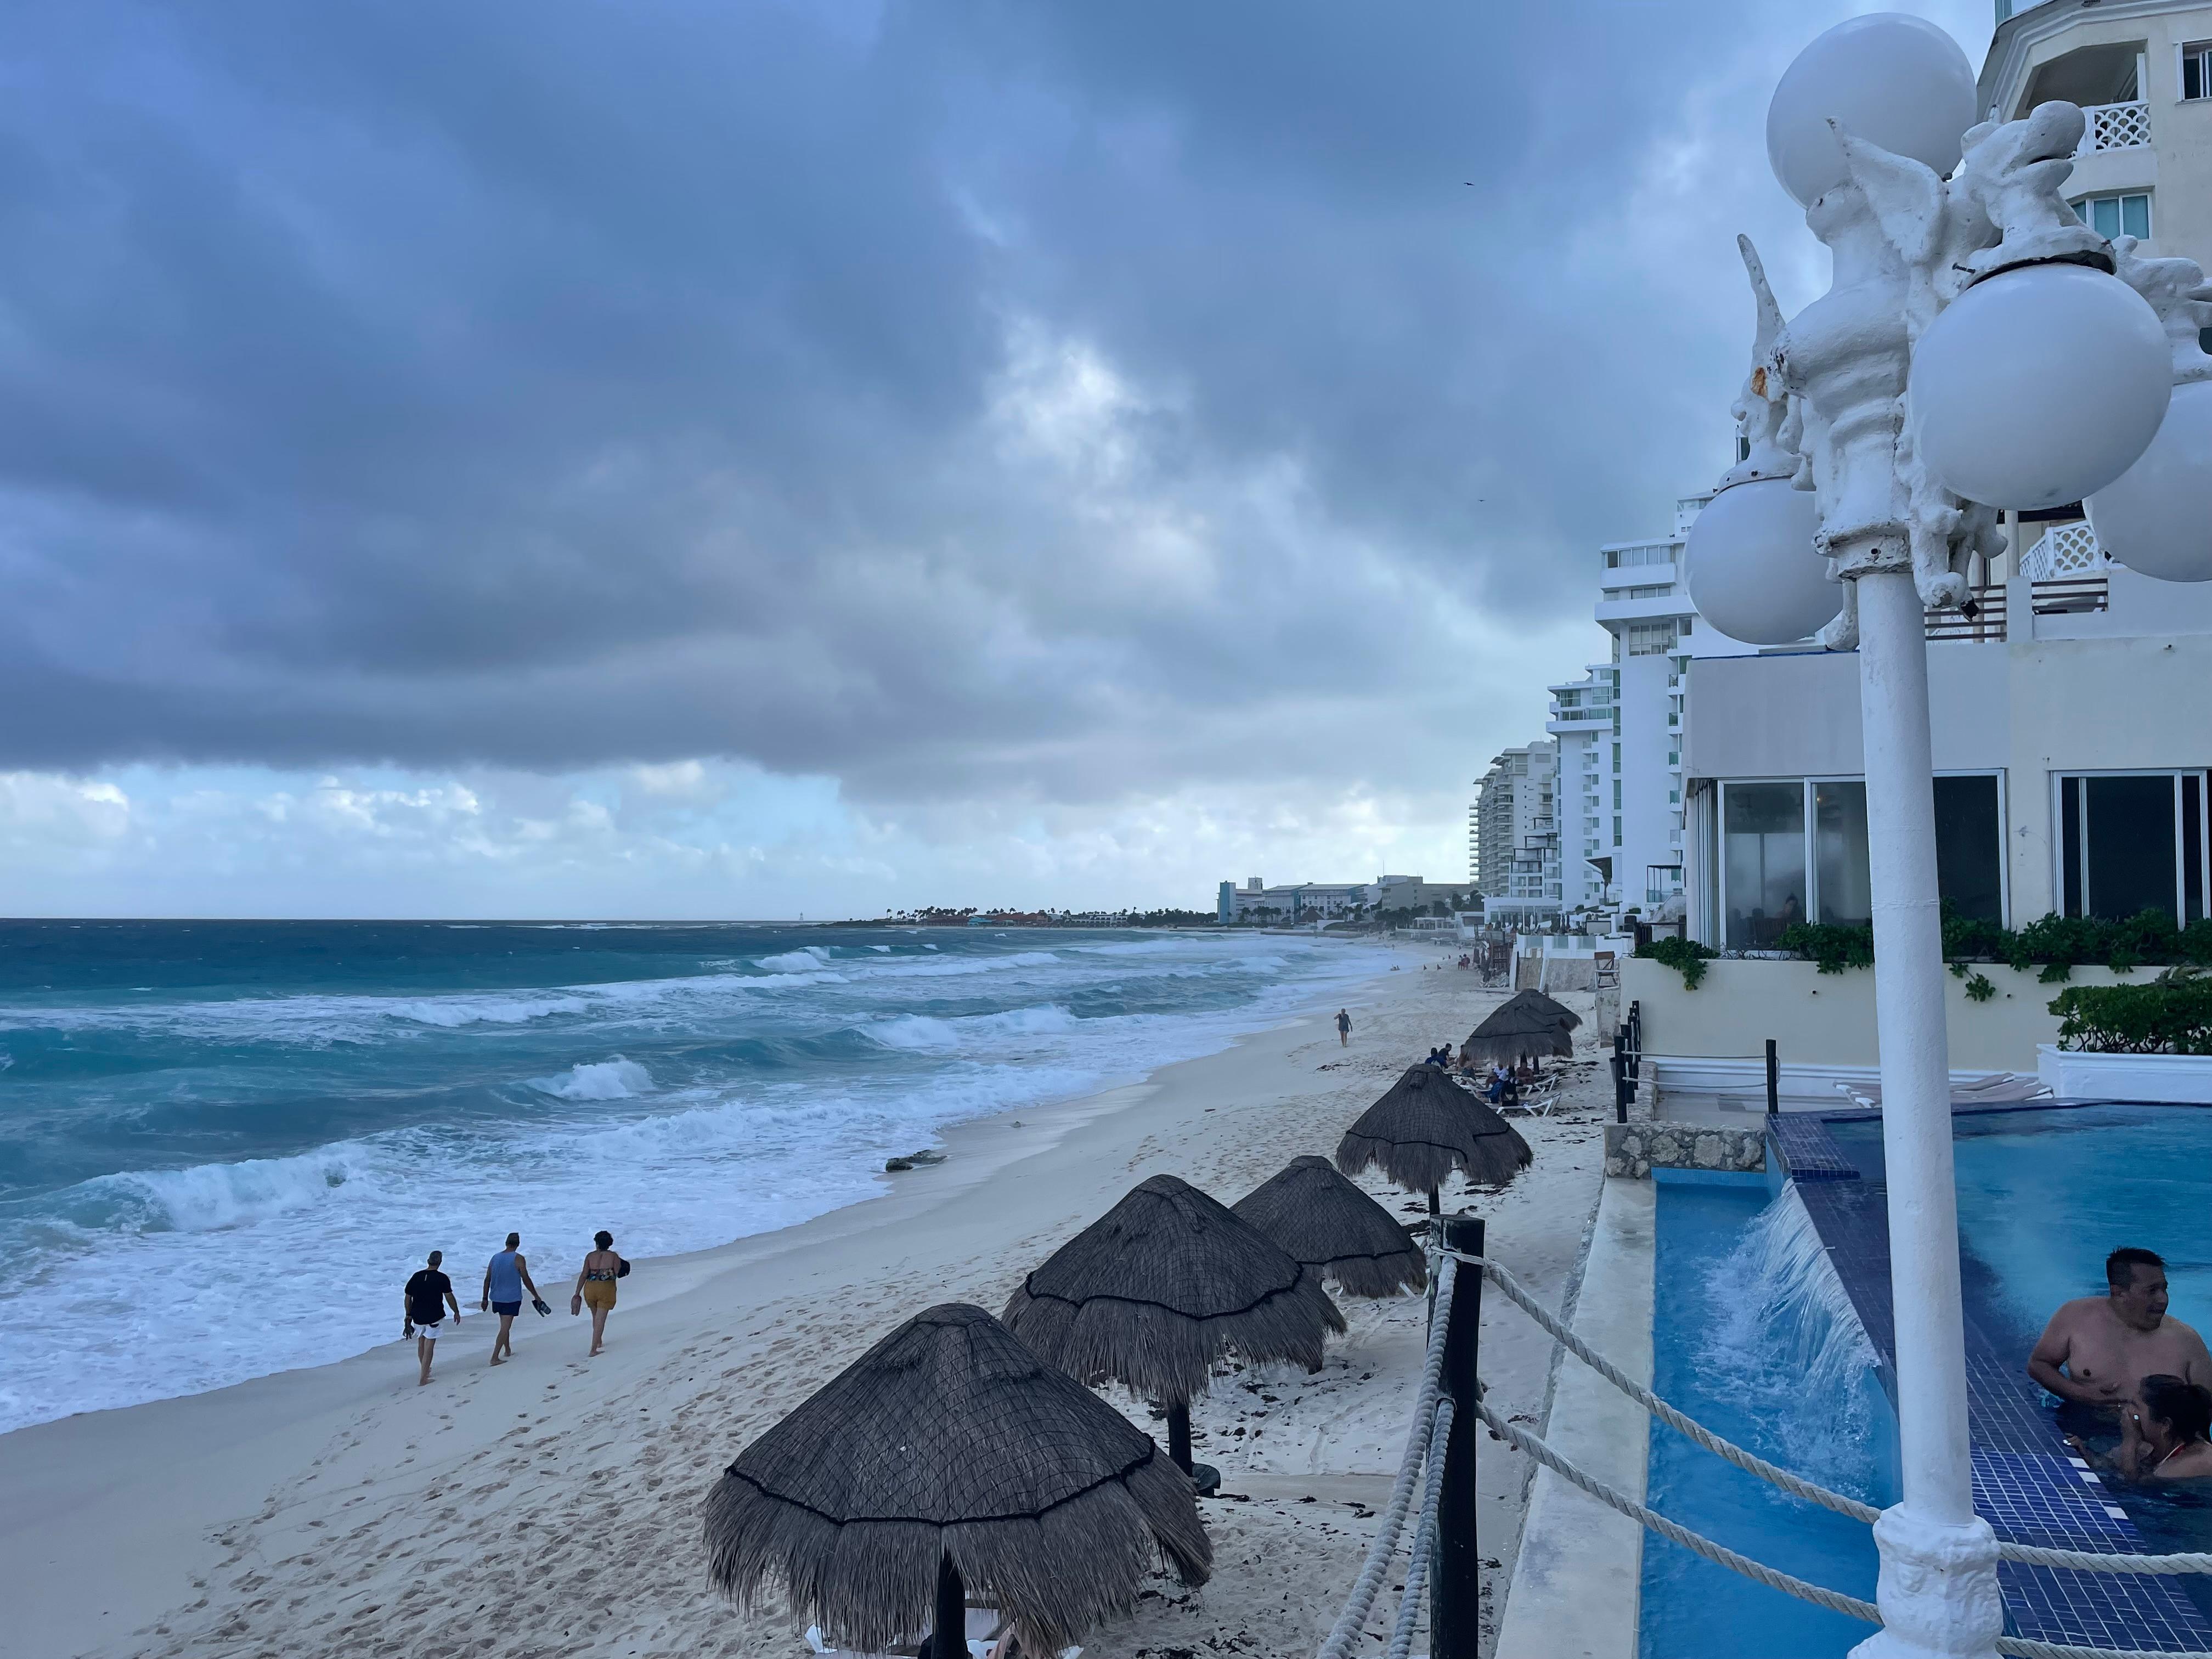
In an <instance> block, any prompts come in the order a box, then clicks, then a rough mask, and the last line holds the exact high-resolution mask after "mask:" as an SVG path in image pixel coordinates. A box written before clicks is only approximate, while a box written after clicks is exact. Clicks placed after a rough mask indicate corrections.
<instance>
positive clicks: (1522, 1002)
mask: <svg viewBox="0 0 2212 1659" xmlns="http://www.w3.org/2000/svg"><path fill="white" fill-rule="evenodd" d="M1498 1007H1500V1008H1534V1010H1535V1011H1536V1012H1538V1013H1541V1014H1548V1015H1550V1016H1551V1017H1552V1018H1553V1019H1555V1020H1557V1021H1559V1024H1562V1025H1564V1026H1565V1027H1566V1028H1567V1029H1568V1030H1570V1031H1571V1030H1574V1029H1575V1028H1576V1027H1577V1026H1578V1025H1580V1024H1582V1023H1583V1017H1582V1016H1581V1015H1580V1014H1578V1013H1577V1012H1575V1011H1574V1010H1573V1009H1571V1008H1570V1007H1568V1006H1567V1005H1566V1004H1565V1003H1564V1002H1562V1001H1560V1000H1559V999H1558V998H1557V997H1549V996H1546V995H1545V994H1543V993H1542V992H1541V991H1539V990H1536V989H1534V988H1533V987H1532V988H1530V989H1528V990H1526V991H1516V992H1515V993H1514V994H1512V995H1511V996H1510V997H1508V998H1506V999H1505V1000H1504V1001H1503V1002H1501V1003H1499V1004H1498Z"/></svg>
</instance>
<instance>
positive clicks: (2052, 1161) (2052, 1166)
mask: <svg viewBox="0 0 2212 1659" xmlns="http://www.w3.org/2000/svg"><path fill="white" fill-rule="evenodd" d="M1953 1122H1954V1130H1953V1137H1954V1139H1953V1144H1954V1149H1955V1158H1956V1164H1957V1180H1958V1190H1959V1242H1960V1251H1961V1255H1962V1262H1961V1266H1962V1268H1963V1279H1964V1284H1965V1290H1966V1311H1967V1314H1968V1316H1969V1317H1971V1318H1972V1320H1973V1321H1974V1322H1976V1323H1977V1324H1978V1325H1979V1326H1980V1327H1981V1328H1982V1329H1983V1330H1984V1332H1985V1333H1987V1334H1988V1336H1989V1338H1990V1340H1991V1342H1993V1343H1994V1344H1995V1345H1996V1346H1997V1347H1998V1349H1999V1350H2000V1352H2003V1353H2004V1354H2006V1355H2007V1356H2008V1357H2013V1356H2016V1357H2017V1360H2018V1363H2019V1364H2020V1365H2021V1367H2022V1368H2025V1367H2026V1365H2027V1355H2028V1351H2029V1350H2030V1349H2031V1348H2033V1346H2035V1341H2036V1339H2037V1338H2038V1337H2039V1336H2040V1335H2041V1334H2043V1328H2044V1325H2045V1322H2047V1321H2048V1320H2049V1319H2050V1317H2051V1314H2052V1313H2053V1311H2055V1310H2057V1306H2058V1304H2060V1303H2062V1302H2065V1301H2068V1300H2069V1299H2070V1298H2072V1297H2081V1296H2101V1295H2103V1294H2104V1291H2105V1256H2106V1253H2107V1252H2108V1251H2110V1250H2112V1249H2114V1248H2115V1247H2116V1246H2118V1245H2122V1244H2137V1245H2142V1246H2143V1247H2145V1248H2146V1249H2153V1250H2155V1251H2157V1252H2158V1253H2159V1254H2160V1255H2162V1256H2164V1257H2165V1258H2166V1281H2167V1283H2168V1284H2169V1285H2171V1286H2172V1301H2171V1303H2170V1304H2169V1307H2168V1313H2169V1316H2171V1317H2172V1318H2175V1319H2179V1320H2180V1321H2182V1322H2185V1323H2186V1324H2190V1325H2193V1326H2195V1327H2196V1328H2197V1329H2198V1330H2199V1331H2203V1330H2205V1329H2207V1328H2208V1327H2212V1227H2208V1225H2207V1215H2206V1203H2205V1200H2206V1191H2205V1177H2206V1176H2207V1174H2208V1172H2212V1111H2208V1110H2206V1109H2203V1108H2202V1107H2194V1106H2080V1107H2068V1108H2063V1109H2057V1110H2045V1111H2021V1112H2015V1111H2007V1112H1990V1113H1982V1114H1975V1115H1967V1116H1961V1117H1958V1118H1955V1119H1954V1120H1953ZM1829 1131H1830V1133H1832V1134H1833V1135H1834V1137H1835V1139H1836V1140H1837V1142H1838V1145H1839V1146H1842V1147H1843V1148H1844V1154H1845V1156H1847V1157H1849V1158H1850V1159H1851V1160H1852V1161H1853V1162H1854V1163H1856V1164H1857V1165H1858V1167H1859V1170H1860V1171H1861V1173H1862V1175H1863V1176H1866V1177H1869V1178H1879V1177H1880V1176H1881V1174H1882V1171H1883V1168H1884V1165H1883V1163H1882V1156H1881V1124H1880V1123H1878V1122H1875V1121H1864V1122H1833V1121H1832V1122H1831V1123H1830V1125H1829ZM2053 1403H2055V1402H2051V1401H2049V1399H2048V1396H2045V1404H2046V1406H2049V1405H2051V1404H2053ZM2116 1496H2117V1497H2118V1501H2119V1503H2120V1505H2121V1507H2122V1508H2124V1509H2125V1510H2127V1511H2128V1515H2129V1517H2130V1519H2131V1520H2133V1521H2134V1522H2135V1523H2136V1529H2137V1530H2138V1531H2139V1532H2141V1533H2142V1534H2143V1539H2144V1543H2145V1547H2147V1548H2149V1549H2153V1550H2203V1549H2208V1548H2212V1495H2207V1494H2201V1493H2197V1492H2191V1491H2189V1490H2185V1489H2179V1490H2177V1489H2172V1488H2160V1487H2122V1488H2119V1489H2118V1492H2116ZM2181 1582H2182V1584H2183V1588H2184V1589H2186V1590H2187V1591H2188V1592H2189V1594H2190V1595H2191V1599H2192V1600H2193V1601H2196V1602H2197V1604H2198V1606H2199V1607H2203V1608H2204V1609H2205V1610H2206V1611H2207V1612H2208V1613H2212V1583H2207V1582H2206V1581H2204V1580H2203V1579H2199V1578H2193V1577H2192V1578H2186V1579H2184V1580H2183V1581H2181Z"/></svg>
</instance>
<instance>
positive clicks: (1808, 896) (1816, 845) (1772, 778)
mask: <svg viewBox="0 0 2212 1659" xmlns="http://www.w3.org/2000/svg"><path fill="white" fill-rule="evenodd" d="M2148 770H2149V771H2150V772H2152V773H2154V774H2156V773H2158V772H2160V770H2161V769H2160V768H2157V767H2153V768H2149V769H2148ZM1934 775H1935V776H1936V777H1939V778H1994V779H1996V786H1997V837H1996V848H1995V849H1994V850H1995V853H1996V866H1997V914H1998V916H1999V919H2000V925H2001V926H2004V927H2010V926H2011V925H2012V860H2011V857H2010V855H2009V854H2010V845H2009V842H2008V839H2007V837H2008V825H2009V824H2010V823H2011V822H2012V817H2011V798H2010V794H2009V789H2010V780H2009V778H2008V775H2007V773H2006V770H2005V769H2004V768H2002V767H1999V766H1945V767H1938V768H1937V769H1936V771H1935V773H1934ZM2075 775H2078V774H2072V773H2069V774H2068V776H2075ZM1713 782H1714V784H1715V785H1716V786H1717V799H1715V801H1714V803H1713V829H1712V847H1711V851H1710V854H1709V857H1710V860H1711V865H1712V878H1711V887H1712V904H1713V929H1714V933H1715V935H1716V938H1717V941H1718V942H1719V943H1720V945H1722V947H1723V949H1726V950H1740V949H1742V948H1744V947H1741V946H1736V945H1729V944H1728V942H1727V941H1728V919H1729V892H1728V820H1729V790H1730V789H1731V788H1733V787H1735V786H1736V785H1738V784H1762V783H1765V784H1773V783H1795V784H1796V785H1797V786H1799V787H1800V789H1801V790H1802V795H1803V802H1804V806H1803V818H1802V823H1803V829H1802V834H1803V836H1804V842H1805V893H1804V896H1803V898H1802V901H1801V902H1802V904H1803V906H1804V919H1805V920H1806V921H1818V920H1819V917H1820V825H1819V819H1818V814H1817V812H1816V810H1815V806H1814V789H1815V788H1816V787H1818V786H1820V785H1821V784H1835V783H1856V784H1859V785H1861V786H1863V785H1864V784H1865V782H1866V774H1864V773H1863V772H1822V773H1811V774H1807V775H1802V776H1798V777H1790V776H1788V775H1762V776H1757V777H1741V778H1716V779H1714V780H1713ZM2052 788H2053V791H2054V793H2053V795H2052V803H2053V805H2052V811H2053V812H2054V815H2055V814H2056V812H2057V793H2055V792H2056V790H2057V774H2055V773H2054V774H2053V775H2052ZM2179 799H2180V796H2179V786H2178V785H2177V786H2176V794H2175V800H2176V809H2175V823H2176V825H2177V829H2176V836H2177V838H2178V837H2179V827H2178V826H2179V822H2180V816H2179ZM2208 807H2212V796H2207V797H2203V798H2200V808H2199V810H2200V812H2205V811H2207V808H2208ZM2207 815H2208V816H2212V812H2208V813H2207ZM2054 821H2055V819H2054ZM2059 839H2060V838H2059V837H2057V836H2054V837H2052V841H2053V842H2054V844H2057V842H2058V841H2059ZM2206 839H2207V840H2208V841H2212V836H2207V837H2206ZM2205 883H2206V884H2205V886H2204V888H2203V892H2204V893H2205V895H2206V896H2207V898H2208V900H2212V869H2208V870H2207V872H2206V876H2205ZM2054 908H2056V907H2054ZM1750 954H1752V955H1755V956H1765V955H1772V954H1774V953H1773V952H1771V951H1751V952H1750Z"/></svg>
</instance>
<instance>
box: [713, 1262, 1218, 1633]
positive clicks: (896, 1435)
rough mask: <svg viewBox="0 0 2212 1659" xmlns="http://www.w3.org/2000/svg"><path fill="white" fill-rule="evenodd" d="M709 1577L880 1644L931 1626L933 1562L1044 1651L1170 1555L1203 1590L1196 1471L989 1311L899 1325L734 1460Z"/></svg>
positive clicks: (717, 1519)
mask: <svg viewBox="0 0 2212 1659" xmlns="http://www.w3.org/2000/svg"><path fill="white" fill-rule="evenodd" d="M706 1533H707V1553H708V1572H709V1574H710V1575H711V1576H712V1577H713V1579H714V1583H715V1584H716V1585H717V1586H718V1587H719V1588H720V1589H722V1590H723V1591H724V1592H726V1594H728V1595H732V1596H734V1597H736V1598H737V1599H738V1601H739V1602H740V1603H741V1604H744V1605H748V1606H750V1605H753V1604H755V1603H757V1601H758V1600H759V1599H760V1597H761V1595H762V1594H763V1591H766V1590H768V1589H770V1588H771V1587H775V1586H781V1588H782V1589H784V1590H785V1591H786V1593H787V1600H788V1603H789V1607H790V1610H791V1612H792V1614H793V1619H794V1620H797V1621H799V1622H805V1621H807V1620H811V1621H812V1622H814V1623H817V1624H818V1625H820V1626H821V1627H822V1629H823V1632H824V1634H825V1635H827V1636H828V1638H829V1640H830V1641H831V1642H833V1643H835V1644H837V1645H838V1646H841V1647H846V1648H850V1649H854V1650H860V1651H864V1652H876V1653H881V1652H883V1651H884V1650H887V1649H888V1648H889V1647H890V1645H891V1644H893V1643H894V1642H896V1641H897V1640H898V1639H899V1638H901V1637H902V1636H910V1635H912V1634H913V1633H915V1632H920V1631H924V1630H927V1629H928V1628H929V1627H930V1624H931V1618H932V1613H933V1597H934V1595H935V1594H936V1590H937V1586H938V1568H939V1560H940V1559H945V1560H948V1561H949V1562H950V1563H951V1565H953V1566H954V1567H956V1568H957V1570H958V1571H959V1572H960V1575H961V1577H963V1579H964V1580H965V1581H966V1583H967V1585H968V1587H969V1589H970V1590H971V1591H977V1592H981V1595H980V1596H979V1599H982V1600H987V1601H990V1602H991V1603H992V1604H993V1605H995V1606H996V1607H1000V1609H1001V1610H1003V1611H1004V1612H1005V1613H1007V1614H1009V1615H1010V1616H1011V1617H1012V1619H1013V1620H1015V1622H1016V1623H1017V1625H1018V1626H1019V1627H1020V1628H1022V1629H1023V1630H1024V1631H1026V1632H1030V1634H1031V1636H1032V1638H1034V1639H1035V1640H1036V1641H1037V1642H1038V1643H1039V1644H1041V1645H1042V1650H1043V1651H1045V1652H1047V1653H1050V1652H1053V1651H1055V1650H1057V1649H1059V1648H1060V1647H1061V1646H1063V1645H1066V1644H1068V1643H1071V1642H1073V1641H1076V1640H1079V1639H1080V1638H1082V1637H1083V1635H1084V1634H1085V1632H1088V1631H1089V1630H1090V1629H1091V1628H1092V1627H1093V1626H1096V1625H1097V1623H1098V1622H1099V1621H1100V1620H1103V1619H1106V1618H1109V1617H1111V1616H1113V1615H1115V1614H1117V1613H1126V1612H1127V1611H1129V1610H1130V1609H1131V1608H1133V1607H1134V1606H1135V1604H1136V1600H1137V1594H1138V1590H1139V1586H1140V1583H1141V1581H1142V1579H1143V1577H1144V1574H1145V1571H1146V1567H1147V1566H1148V1565H1150V1563H1151V1562H1152V1559H1153V1557H1154V1555H1155V1553H1156V1551H1157V1553H1160V1554H1164V1555H1165V1556H1166V1558H1167V1559H1168V1560H1169V1562H1170V1564H1171V1565H1173V1566H1174V1567H1175V1569H1176V1571H1177V1572H1178V1573H1179V1574H1181V1575H1182V1578H1183V1580H1184V1582H1185V1583H1194V1584H1195V1583H1204V1582H1205V1581H1206V1577H1207V1575H1208V1573H1209V1572H1210V1571H1211V1570H1212V1547H1211V1546H1210V1545H1209V1544H1208V1543H1207V1541H1206V1532H1205V1529H1204V1528H1202V1527H1201V1526H1200V1524H1199V1520H1198V1510H1197V1503H1196V1499H1195V1498H1194V1495H1193V1492H1192V1490H1191V1484H1190V1480H1189V1478H1188V1476H1186V1475H1185V1474H1183V1473H1182V1470H1180V1469H1178V1468H1176V1466H1175V1465H1174V1464H1173V1463H1172V1462H1170V1461H1169V1459H1168V1456H1167V1454H1166V1453H1164V1452H1163V1451H1162V1450H1160V1449H1159V1448H1158V1446H1156V1445H1154V1444H1153V1443H1152V1437H1150V1436H1149V1435H1146V1433H1145V1432H1144V1431H1141V1430H1140V1429H1139V1428H1137V1427H1136V1426H1135V1425H1133V1424H1132V1423H1130V1422H1129V1420H1128V1419H1127V1418H1125V1417H1123V1416H1122V1415H1121V1413H1119V1412H1117V1411H1115V1410H1114V1408H1113V1407H1110V1406H1109V1405H1107V1404H1106V1402H1105V1401H1102V1400H1100V1399H1099V1398H1098V1397H1097V1395H1094V1394H1092V1393H1091V1391H1090V1390H1089V1389H1085V1388H1084V1387H1083V1386H1082V1385H1081V1384H1079V1383H1076V1382H1075V1381H1074V1380H1073V1378H1071V1377H1069V1376H1066V1375H1064V1374H1063V1373H1061V1372H1060V1371H1058V1370H1054V1368H1052V1367H1051V1366H1049V1365H1047V1364H1044V1363H1043V1362H1042V1360H1040V1359H1039V1358H1037V1357H1036V1354H1034V1353H1032V1352H1030V1350H1029V1349H1028V1348H1027V1347H1025V1346H1023V1345H1022V1344H1021V1343H1020V1342H1018V1341H1017V1340H1015V1338H1014V1337H1013V1335H1012V1333H1010V1332H1009V1331H1007V1329H1006V1327H1005V1326H1003V1325H1001V1324H1000V1323H999V1322H998V1321H997V1320H995V1319H994V1318H992V1317H991V1316H990V1315H989V1314H987V1313H986V1312H984V1311H983V1310H981V1308H974V1307H969V1306H966V1305H964V1304H960V1303H947V1304H945V1305H943V1306H941V1307H936V1308H932V1309H930V1310H927V1312H925V1313H921V1314H918V1315H916V1316H915V1317H914V1318H912V1319H910V1320H908V1321H907V1322H906V1323H905V1324H903V1325H902V1326H900V1327H899V1328H897V1329H896V1330H895V1331H893V1332H892V1333H891V1334H890V1335H889V1336H886V1337H885V1338H884V1340H882V1341H880V1342H878V1343H877V1344H876V1345H875V1346H873V1347H872V1348H871V1349H869V1350H868V1352H866V1353H865V1354H863V1355H861V1356H860V1358H859V1359H857V1360H855V1361H854V1363H853V1364H850V1365H848V1366H847V1367H846V1368H845V1370H842V1371H841V1372H840V1373H839V1374H838V1375H837V1376H836V1377H834V1378H832V1379H831V1380H830V1381H829V1383H827V1384H826V1385H824V1386H823V1389H821V1391H820V1392H819V1393H817V1394H816V1395H814V1396H813V1397H812V1398H811V1399H810V1400H808V1401H806V1402H805V1404H803V1405H801V1406H800V1407H799V1408H798V1409H797V1410H796V1411H794V1412H793V1413H791V1415H790V1416H788V1417H787V1418H785V1419H783V1420H782V1421H781V1423H778V1424H777V1425H775V1427H774V1428H772V1429H770V1430H769V1431H768V1432H767V1433H766V1434H763V1436H761V1437H760V1438H759V1439H757V1440H756V1441H754V1442H753V1443H752V1444H750V1446H747V1447H746V1448H745V1449H744V1451H743V1452H741V1453H740V1454H738V1460H737V1462H734V1463H732V1464H731V1465H730V1467H729V1469H728V1471H727V1472H726V1474H724V1475H723V1476H722V1478H721V1479H720V1480H718V1481H717V1482H715V1484H714V1490H713V1491H712V1492H709V1493H708V1497H707V1512H706Z"/></svg>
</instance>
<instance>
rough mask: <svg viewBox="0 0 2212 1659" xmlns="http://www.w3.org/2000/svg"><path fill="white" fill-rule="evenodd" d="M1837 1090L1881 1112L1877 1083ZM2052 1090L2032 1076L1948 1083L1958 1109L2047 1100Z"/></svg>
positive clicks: (1999, 1076) (2006, 1075)
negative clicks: (1961, 1107)
mask: <svg viewBox="0 0 2212 1659" xmlns="http://www.w3.org/2000/svg"><path fill="white" fill-rule="evenodd" d="M1836 1087H1837V1089H1838V1091H1840V1092H1841V1093H1842V1094H1843V1095H1844V1097H1846V1098H1848V1099H1849V1100H1850V1103H1851V1104H1852V1105H1854V1106H1857V1107H1860V1108H1862V1109H1864V1110H1867V1111H1875V1112H1878V1111H1880V1110H1881V1083H1880V1082H1878V1081H1875V1080H1869V1081H1867V1082H1864V1083H1838V1085H1836ZM2050 1097H2051V1087H2050V1085H2048V1084H2045V1083H2044V1082H2042V1081H2040V1080H2039V1079H2035V1078H2032V1077H2023V1076H2022V1075H2021V1073H2017V1072H1992V1073H1990V1074H1989V1075H1988V1076H1987V1077H1978V1078H1972V1079H1968V1080H1966V1081H1965V1082H1960V1080H1959V1079H1955V1078H1954V1079H1952V1082H1951V1104H1952V1105H1953V1106H1954V1108H1955V1107H1960V1106H2013V1105H2019V1104H2021V1103H2025V1102H2027V1101H2031V1100H2048V1099H2049V1098H2050Z"/></svg>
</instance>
